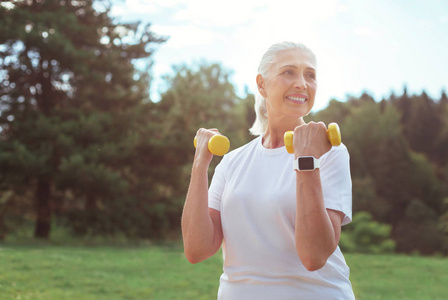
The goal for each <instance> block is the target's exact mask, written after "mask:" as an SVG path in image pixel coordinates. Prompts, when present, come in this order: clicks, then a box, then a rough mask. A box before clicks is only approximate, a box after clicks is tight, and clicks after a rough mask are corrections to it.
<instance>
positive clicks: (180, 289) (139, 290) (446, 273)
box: [0, 243, 448, 300]
mask: <svg viewBox="0 0 448 300" xmlns="http://www.w3.org/2000/svg"><path fill="white" fill-rule="evenodd" d="M346 259H347V263H348V264H349V266H350V267H351V280H352V283H353V287H354V290H355V294H356V296H357V299H360V300H370V299H372V300H374V299H382V300H384V299H386V300H393V299H400V300H401V299H411V300H412V299H419V300H424V299H432V300H436V299H448V259H447V258H438V257H418V256H401V255H362V254H346ZM221 272H222V259H221V255H220V254H217V255H215V256H214V257H212V258H211V259H209V260H207V261H205V262H203V263H200V264H197V265H191V264H189V263H188V262H187V261H186V259H185V258H184V256H183V253H182V248H181V246H180V244H179V243H172V244H165V245H149V246H90V247H87V246H73V245H72V246H63V245H51V244H48V243H44V244H39V243H32V244H31V245H26V244H14V243H12V244H11V243H7V244H0V299H5V300H6V299H11V300H12V299H17V300H18V299H45V300H51V299H64V300H70V299H76V300H80V299H81V300H90V299H92V300H93V299H95V300H101V299H108V300H113V299H120V300H121V299H163V300H169V299H195V300H197V299H199V300H200V299H216V293H217V288H218V282H219V276H220V274H221ZM279 300H281V299H279Z"/></svg>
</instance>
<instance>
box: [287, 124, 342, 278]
mask: <svg viewBox="0 0 448 300" xmlns="http://www.w3.org/2000/svg"><path fill="white" fill-rule="evenodd" d="M330 149H331V145H330V143H329V142H328V139H327V137H326V127H325V125H324V124H323V123H314V122H310V123H309V124H305V125H301V126H298V127H296V128H295V130H294V152H295V158H296V159H297V157H298V156H314V157H316V158H320V157H321V156H322V155H323V154H325V153H326V152H328V151H329V150H330ZM296 173H297V175H296V176H297V177H296V189H297V200H296V201H297V211H296V220H295V222H296V223H295V225H296V229H295V242H296V250H297V254H298V255H299V257H300V260H301V261H302V263H303V265H304V266H305V268H306V269H307V270H309V271H315V270H318V269H320V268H322V267H323V266H324V265H325V263H326V261H327V259H328V257H330V255H331V254H332V253H333V252H334V251H335V249H336V247H337V245H338V243H339V238H340V235H341V224H342V220H343V217H344V214H343V213H342V212H338V211H335V210H330V209H326V207H325V203H324V197H323V192H322V183H321V177H320V170H319V169H316V170H314V171H296Z"/></svg>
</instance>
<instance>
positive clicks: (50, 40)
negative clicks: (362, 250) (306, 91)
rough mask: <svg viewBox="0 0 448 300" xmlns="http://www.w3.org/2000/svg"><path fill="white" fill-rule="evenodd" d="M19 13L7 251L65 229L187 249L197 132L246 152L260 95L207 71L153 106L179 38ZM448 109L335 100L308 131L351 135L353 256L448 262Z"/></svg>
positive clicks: (105, 18)
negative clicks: (183, 239)
mask: <svg viewBox="0 0 448 300" xmlns="http://www.w3.org/2000/svg"><path fill="white" fill-rule="evenodd" d="M98 2H99V3H103V4H104V3H107V2H104V1H98ZM98 2H96V3H97V4H98ZM11 3H12V2H11ZM14 3H15V4H14V5H10V6H4V5H1V6H0V78H1V83H0V239H2V238H5V237H6V236H7V235H9V234H15V233H17V232H18V231H20V230H22V229H23V228H30V227H33V228H34V236H35V237H38V238H49V237H50V236H51V229H52V228H54V227H55V226H58V227H64V228H67V229H68V230H69V232H70V233H71V234H73V235H77V236H86V235H101V236H114V235H124V236H126V237H130V238H145V239H146V238H150V239H154V238H163V237H167V236H175V237H179V232H180V216H181V212H182V206H183V203H184V199H185V194H186V191H187V187H188V184H189V177H190V172H191V163H192V160H193V155H194V147H193V138H194V136H195V133H196V131H197V130H198V128H200V127H205V128H218V129H219V130H220V132H222V133H223V134H225V135H226V136H228V137H229V138H230V140H231V148H233V149H234V148H237V147H239V146H241V145H243V144H245V143H247V142H248V141H249V140H251V139H252V138H253V137H252V136H250V135H249V132H248V128H249V127H250V126H251V125H252V123H253V121H254V119H255V113H254V110H253V103H254V97H253V95H251V94H249V93H246V94H247V95H246V96H245V97H243V98H241V97H239V96H238V95H237V94H236V92H235V87H234V86H233V84H232V83H231V81H230V80H229V78H230V76H231V71H230V70H226V69H225V68H223V67H222V66H221V65H220V64H213V63H211V64H209V63H202V64H199V65H196V66H186V65H180V66H176V67H173V72H172V74H171V75H167V76H166V77H165V82H166V86H167V90H166V92H164V93H162V94H161V100H160V101H159V102H157V103H154V102H152V101H151V100H150V97H149V93H148V90H149V82H150V80H151V77H150V75H149V74H150V72H149V71H150V66H151V59H152V53H153V51H155V49H156V48H157V46H158V45H160V44H161V43H163V42H164V41H165V40H166V38H163V37H160V36H158V35H156V34H155V33H153V32H152V31H151V30H150V26H149V25H148V24H142V23H132V24H130V23H123V22H119V21H117V20H113V19H111V18H110V17H109V10H110V7H108V6H107V5H104V6H102V8H101V9H98V6H97V7H96V9H94V8H93V1H56V0H54V1H24V2H14ZM137 61H140V62H145V63H146V64H147V66H148V67H147V69H146V70H144V71H142V70H141V69H140V70H139V69H136V68H135V63H136V62H137ZM139 65H141V63H140V64H139ZM447 105H448V100H447V96H446V94H445V93H443V94H442V96H441V98H440V99H436V100H434V99H431V98H429V97H428V96H427V95H426V94H425V93H423V94H422V95H408V93H407V92H406V90H404V92H403V95H401V96H396V95H391V96H390V97H389V98H388V99H383V100H382V101H381V102H375V101H374V99H373V98H372V97H371V96H369V95H368V94H363V95H361V96H360V97H350V98H349V99H346V101H344V102H338V101H336V100H332V101H331V102H330V104H329V106H328V107H327V108H326V109H324V110H322V111H319V112H317V113H315V114H312V115H310V116H308V117H307V120H308V121H309V120H321V121H324V122H325V123H327V124H328V123H330V122H338V123H339V125H340V127H341V130H342V136H343V142H344V143H345V144H346V145H347V147H348V148H349V152H350V155H351V167H352V179H353V209H354V213H355V216H356V218H354V222H353V225H351V227H348V228H347V229H346V230H345V231H346V232H348V233H351V234H350V236H351V237H352V239H351V241H349V242H348V243H346V244H347V245H352V246H353V247H352V248H354V249H359V247H362V246H363V245H366V244H381V243H382V244H384V245H385V248H387V249H392V248H393V249H396V250H397V251H400V252H412V251H419V252H420V253H424V254H430V253H436V252H439V253H444V254H446V253H448V203H447V202H448V200H447V199H448V189H447V186H448V184H447V183H448V182H447V181H448V157H447V153H448V108H447ZM219 160H220V158H219V157H215V158H214V160H213V165H212V167H211V168H210V176H212V174H213V169H214V166H216V164H217V163H218V162H219ZM370 225H372V226H370ZM373 227H374V228H373ZM389 238H391V239H392V240H393V243H392V244H393V245H392V244H391V243H390V240H389ZM350 243H351V244H350ZM391 245H392V246H391ZM356 247H358V248H356Z"/></svg>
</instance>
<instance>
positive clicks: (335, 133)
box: [284, 123, 341, 154]
mask: <svg viewBox="0 0 448 300" xmlns="http://www.w3.org/2000/svg"><path fill="white" fill-rule="evenodd" d="M293 137H294V132H293V131H287V132H285V136H284V141H285V147H286V151H288V153H291V154H293V153H294V146H293V144H292V141H293ZM327 137H328V140H329V141H330V143H331V145H333V146H339V145H340V144H341V131H340V130H339V126H338V124H336V123H330V124H329V125H328V130H327Z"/></svg>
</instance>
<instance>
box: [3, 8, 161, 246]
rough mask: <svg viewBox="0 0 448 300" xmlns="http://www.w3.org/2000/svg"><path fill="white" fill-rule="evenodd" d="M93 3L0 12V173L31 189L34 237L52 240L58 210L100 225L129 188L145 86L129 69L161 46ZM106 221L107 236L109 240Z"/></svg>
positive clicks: (142, 76)
mask: <svg viewBox="0 0 448 300" xmlns="http://www.w3.org/2000/svg"><path fill="white" fill-rule="evenodd" d="M98 3H99V4H104V8H103V9H102V10H96V9H95V8H94V5H93V4H94V3H93V0H85V1H74V0H66V1H64V0H41V1H37V0H29V1H21V2H16V1H14V2H9V3H8V5H2V6H1V7H0V28H1V29H0V55H1V60H0V66H1V75H2V77H3V78H4V79H3V80H2V82H1V86H0V97H1V98H0V105H1V106H0V111H1V116H0V126H1V127H0V128H1V132H0V134H1V136H0V168H1V169H2V180H3V181H4V182H6V183H7V185H8V188H9V189H11V190H17V187H19V186H20V187H24V186H26V187H27V188H32V189H34V191H35V192H34V195H35V214H36V227H35V233H34V234H35V236H36V237H40V238H48V237H49V234H50V228H51V220H52V207H53V208H54V207H58V206H60V205H61V203H57V201H65V202H69V203H68V205H67V207H69V208H70V209H73V208H75V207H81V208H82V209H81V210H82V211H83V212H86V211H91V212H92V213H91V216H92V217H93V219H92V220H90V221H92V222H98V218H100V217H101V214H100V212H101V211H100V210H102V212H103V215H104V214H106V215H107V214H110V212H111V211H113V207H114V205H117V203H118V201H119V199H120V197H123V196H124V195H126V194H127V191H128V190H129V188H130V187H131V186H133V184H134V183H133V182H132V180H131V179H130V178H132V173H133V172H132V166H134V165H136V164H137V163H136V162H135V161H136V160H137V159H138V157H135V149H136V148H137V147H138V146H139V144H140V143H141V136H142V134H143V133H142V130H143V129H142V124H144V123H142V122H143V121H144V120H145V118H146V116H144V115H143V113H147V112H148V110H147V109H145V106H146V105H148V104H147V103H148V100H149V97H148V82H149V78H148V75H147V72H142V71H137V70H136V68H135V67H134V65H133V62H134V61H135V60H137V59H147V58H149V57H150V56H151V54H152V52H153V45H155V44H158V43H160V42H163V41H164V39H163V38H159V37H157V36H155V35H154V34H153V33H152V32H151V31H150V27H149V25H143V24H141V23H132V24H129V23H127V24H123V23H116V22H115V21H114V20H113V19H111V18H110V17H109V11H110V8H109V7H108V6H107V2H98ZM145 102H146V104H145ZM11 179H14V181H13V180H11ZM114 201H115V202H114ZM65 204H67V203H65ZM115 208H116V207H115ZM109 217H110V216H109ZM78 221H79V220H78ZM108 222H109V223H108V224H109V225H104V224H103V225H102V227H103V231H113V227H114V225H113V224H112V223H113V222H112V221H110V218H109V221H108ZM103 223H104V222H103ZM106 223H107V222H106Z"/></svg>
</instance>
